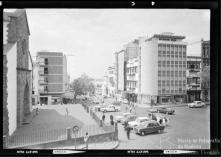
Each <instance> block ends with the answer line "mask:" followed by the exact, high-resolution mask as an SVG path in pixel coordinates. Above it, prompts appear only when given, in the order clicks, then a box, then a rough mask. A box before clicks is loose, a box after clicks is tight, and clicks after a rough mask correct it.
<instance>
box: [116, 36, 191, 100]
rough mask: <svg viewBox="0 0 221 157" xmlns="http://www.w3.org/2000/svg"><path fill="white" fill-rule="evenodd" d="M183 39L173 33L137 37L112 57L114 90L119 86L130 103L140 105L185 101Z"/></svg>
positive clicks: (184, 46)
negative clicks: (114, 67)
mask: <svg viewBox="0 0 221 157" xmlns="http://www.w3.org/2000/svg"><path fill="white" fill-rule="evenodd" d="M183 39H185V37H184V36H177V35H173V34H172V33H163V34H155V35H153V36H152V37H150V38H146V37H140V38H139V39H137V40H134V41H133V42H132V43H129V44H128V45H126V47H125V50H124V51H121V52H119V53H115V60H116V63H115V64H116V67H117V68H116V78H117V82H116V84H117V86H116V89H117V90H119V86H121V90H123V91H124V92H125V93H127V95H129V97H133V98H132V100H133V101H135V102H138V103H142V104H147V103H151V102H153V103H166V102H170V101H184V100H185V98H186V46H187V43H186V42H184V41H182V40H183ZM128 50H129V51H128ZM122 52H124V53H122ZM121 53H122V54H123V55H122V56H121V60H120V59H119V54H121ZM119 62H121V64H120V65H119ZM120 66H121V67H120ZM119 69H121V71H120V70H119ZM120 75H121V78H120V79H119V76H120ZM120 81H121V82H120Z"/></svg>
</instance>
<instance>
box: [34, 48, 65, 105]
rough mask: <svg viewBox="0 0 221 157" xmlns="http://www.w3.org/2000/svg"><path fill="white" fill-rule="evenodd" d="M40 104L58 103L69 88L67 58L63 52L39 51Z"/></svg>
mask: <svg viewBox="0 0 221 157" xmlns="http://www.w3.org/2000/svg"><path fill="white" fill-rule="evenodd" d="M37 62H38V63H39V65H40V67H39V71H38V72H39V82H38V83H39V94H40V104H57V103H60V102H61V101H62V95H63V94H64V93H65V91H66V88H67V80H68V79H67V60H66V56H65V55H64V54H63V53H61V52H38V53H37Z"/></svg>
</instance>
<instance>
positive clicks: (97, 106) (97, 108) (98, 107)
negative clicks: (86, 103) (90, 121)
mask: <svg viewBox="0 0 221 157" xmlns="http://www.w3.org/2000/svg"><path fill="white" fill-rule="evenodd" d="M104 107H106V106H105V105H95V106H93V109H94V111H100V110H101V108H104Z"/></svg>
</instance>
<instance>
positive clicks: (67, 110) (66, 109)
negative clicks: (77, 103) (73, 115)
mask: <svg viewBox="0 0 221 157" xmlns="http://www.w3.org/2000/svg"><path fill="white" fill-rule="evenodd" d="M68 113H69V111H68V108H67V107H66V116H68Z"/></svg>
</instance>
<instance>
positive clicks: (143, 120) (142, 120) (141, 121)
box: [128, 117, 151, 129]
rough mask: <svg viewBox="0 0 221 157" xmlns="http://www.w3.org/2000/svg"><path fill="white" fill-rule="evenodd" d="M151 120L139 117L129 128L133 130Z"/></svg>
mask: <svg viewBox="0 0 221 157" xmlns="http://www.w3.org/2000/svg"><path fill="white" fill-rule="evenodd" d="M149 120H151V119H150V118H149V117H137V118H136V120H135V121H130V122H128V126H129V127H130V128H132V129H133V128H134V127H135V126H137V125H139V124H141V123H143V122H146V121H149Z"/></svg>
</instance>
